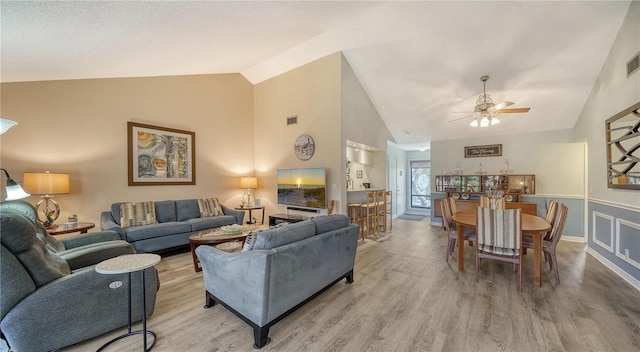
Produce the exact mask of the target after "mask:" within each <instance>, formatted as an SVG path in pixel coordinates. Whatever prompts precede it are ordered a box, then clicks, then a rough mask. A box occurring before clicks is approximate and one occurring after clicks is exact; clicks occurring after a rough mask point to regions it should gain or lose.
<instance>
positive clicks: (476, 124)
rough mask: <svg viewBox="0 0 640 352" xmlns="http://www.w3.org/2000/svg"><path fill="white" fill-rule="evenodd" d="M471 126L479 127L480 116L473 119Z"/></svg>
mask: <svg viewBox="0 0 640 352" xmlns="http://www.w3.org/2000/svg"><path fill="white" fill-rule="evenodd" d="M469 126H471V127H478V118H477V117H476V118H475V119H473V121H471V123H470V124H469Z"/></svg>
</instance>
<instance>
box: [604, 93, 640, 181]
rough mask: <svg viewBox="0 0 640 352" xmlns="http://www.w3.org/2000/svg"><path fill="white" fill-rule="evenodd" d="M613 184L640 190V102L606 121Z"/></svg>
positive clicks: (609, 175) (608, 178)
mask: <svg viewBox="0 0 640 352" xmlns="http://www.w3.org/2000/svg"><path fill="white" fill-rule="evenodd" d="M605 131H606V139H607V183H608V186H609V188H625V189H637V190H640V102H639V103H636V104H635V105H633V106H631V107H629V108H627V109H625V110H623V111H621V112H619V113H617V114H615V115H614V116H612V117H610V118H608V119H607V120H606V121H605Z"/></svg>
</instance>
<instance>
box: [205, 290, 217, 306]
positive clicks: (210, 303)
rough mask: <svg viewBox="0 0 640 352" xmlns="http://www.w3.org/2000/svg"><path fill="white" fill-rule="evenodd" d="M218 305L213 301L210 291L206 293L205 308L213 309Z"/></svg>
mask: <svg viewBox="0 0 640 352" xmlns="http://www.w3.org/2000/svg"><path fill="white" fill-rule="evenodd" d="M215 304H216V301H215V300H214V299H213V297H212V296H211V294H210V293H209V291H206V290H205V291H204V308H205V309H206V308H211V307H213V306H214V305H215Z"/></svg>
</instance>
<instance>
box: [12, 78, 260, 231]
mask: <svg viewBox="0 0 640 352" xmlns="http://www.w3.org/2000/svg"><path fill="white" fill-rule="evenodd" d="M1 88H2V91H1V96H2V111H1V114H2V117H4V118H8V119H12V120H15V121H17V122H18V123H19V125H18V126H16V127H13V128H12V129H11V130H10V131H8V132H7V133H5V134H4V135H2V137H1V140H0V145H1V154H0V163H1V165H2V167H3V168H6V169H7V170H9V172H10V173H11V176H12V177H13V178H14V179H16V180H18V181H21V180H22V174H23V173H24V172H42V171H45V170H50V171H51V172H68V173H69V174H70V179H71V193H70V194H64V195H58V196H56V197H55V199H56V200H57V201H58V202H59V203H60V205H61V208H62V214H61V220H63V219H66V217H67V216H68V215H69V214H72V213H74V214H78V216H79V219H80V221H93V222H96V224H98V223H99V217H100V213H101V211H103V210H106V209H108V207H109V205H110V204H111V203H113V202H116V201H143V200H161V199H185V198H198V197H219V198H220V199H221V201H222V202H223V203H225V204H227V205H230V206H235V205H237V204H239V203H240V199H241V194H242V190H241V189H240V188H239V176H240V175H249V174H253V173H254V170H253V168H254V159H253V153H254V150H253V129H252V126H253V122H252V120H253V87H252V85H251V84H250V83H249V82H248V81H247V80H246V79H244V77H242V76H241V75H240V74H223V75H194V76H175V77H150V78H119V79H87V80H69V81H47V82H24V83H4V84H2V85H1ZM127 121H136V122H142V123H148V124H152V125H158V126H164V127H170V128H176V129H182V130H189V131H195V132H196V185H194V186H132V187H129V186H128V185H127V141H126V135H127V127H126V126H127ZM4 182H5V180H4V176H3V181H2V184H3V185H4ZM2 192H3V193H2V199H4V198H5V194H4V187H2ZM26 200H27V201H28V202H30V203H32V204H35V203H36V202H37V201H38V200H39V197H38V196H31V197H29V198H27V199H26ZM61 220H58V223H61V222H64V221H61ZM98 226H99V225H98Z"/></svg>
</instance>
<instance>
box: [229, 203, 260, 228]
mask: <svg viewBox="0 0 640 352" xmlns="http://www.w3.org/2000/svg"><path fill="white" fill-rule="evenodd" d="M234 209H235V210H248V211H249V221H247V224H255V223H254V222H253V217H251V211H253V210H262V222H261V224H263V225H264V207H263V206H251V207H237V208H234Z"/></svg>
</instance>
